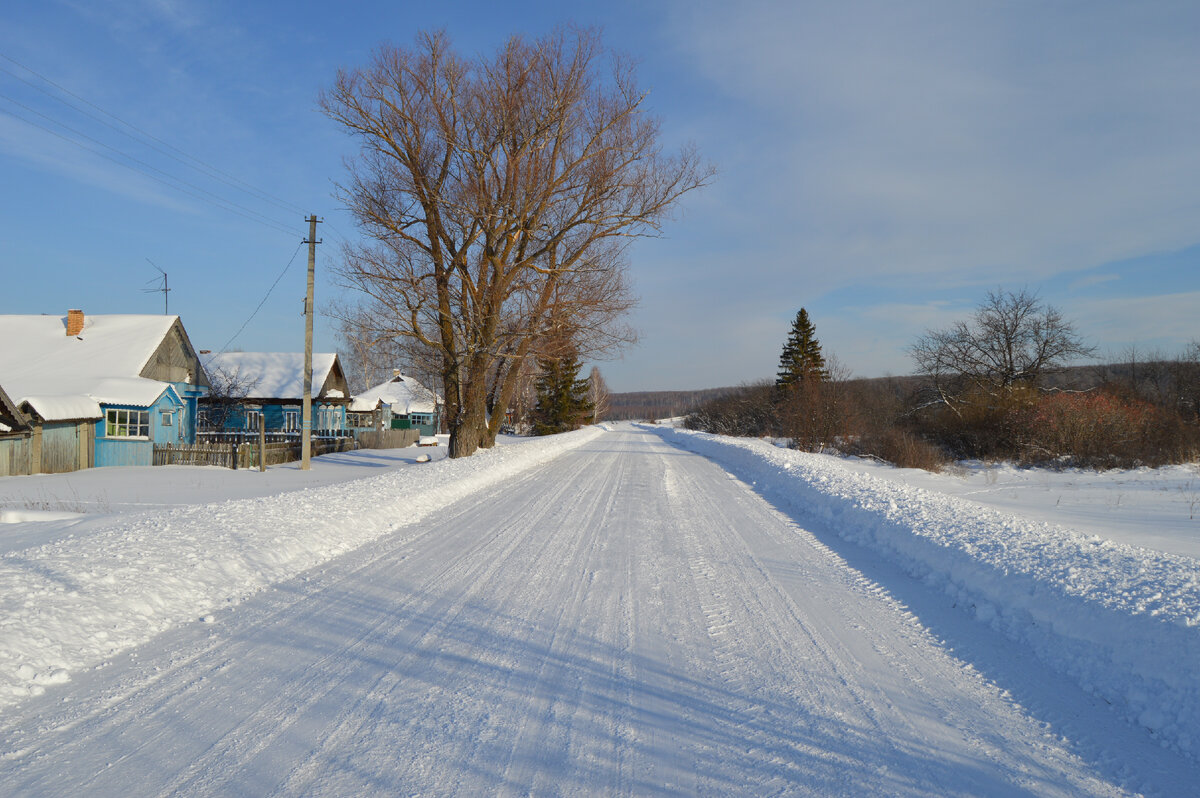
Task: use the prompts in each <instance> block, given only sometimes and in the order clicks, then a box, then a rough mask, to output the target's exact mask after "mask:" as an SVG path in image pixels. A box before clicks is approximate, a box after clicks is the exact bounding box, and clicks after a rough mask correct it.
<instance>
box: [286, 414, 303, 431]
mask: <svg viewBox="0 0 1200 798" xmlns="http://www.w3.org/2000/svg"><path fill="white" fill-rule="evenodd" d="M299 430H300V411H299V410H284V411H283V431H284V432H298V431H299Z"/></svg>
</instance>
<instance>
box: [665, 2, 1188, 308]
mask: <svg viewBox="0 0 1200 798" xmlns="http://www.w3.org/2000/svg"><path fill="white" fill-rule="evenodd" d="M677 10H678V13H677V15H676V16H675V18H674V21H673V24H674V31H675V35H676V41H677V42H678V46H679V47H680V48H681V50H683V51H684V52H685V53H687V54H688V55H689V56H690V58H691V59H692V61H693V63H694V64H695V65H696V66H697V68H699V69H700V70H702V71H703V72H704V74H706V75H707V76H708V78H709V79H710V80H711V81H712V83H713V84H714V85H715V86H717V87H718V88H719V90H720V91H722V92H723V95H724V98H725V99H726V100H728V101H736V102H741V103H745V104H746V105H747V106H748V107H749V108H751V109H753V112H754V113H753V123H754V124H756V125H759V126H763V127H764V128H767V130H760V131H757V133H756V135H757V136H758V137H759V141H758V143H759V144H760V145H765V148H764V149H762V150H761V151H760V152H759V153H757V156H756V157H759V158H762V159H765V160H766V161H768V162H769V163H770V165H771V170H770V173H769V174H766V175H764V174H756V175H753V178H754V179H755V180H756V181H763V180H764V179H766V180H770V181H772V182H773V183H774V185H756V187H755V189H753V190H745V189H737V188H730V189H726V190H730V191H737V190H744V191H747V193H750V191H753V192H754V193H756V194H757V195H758V196H767V197H772V196H773V197H777V198H778V200H779V201H778V202H777V203H776V204H775V206H774V207H772V208H771V209H770V210H769V211H767V215H768V216H770V217H773V218H774V220H775V223H776V224H779V223H787V224H789V225H790V227H791V229H794V230H796V231H797V232H798V233H799V234H798V235H797V236H796V238H795V239H794V240H793V241H790V242H788V243H789V244H792V245H794V246H795V250H796V256H797V259H798V260H801V261H807V262H811V263H814V264H830V263H837V264H838V266H839V268H838V269H837V271H836V272H835V275H836V276H837V277H839V278H840V283H841V284H845V283H846V282H848V281H851V280H854V279H862V278H865V277H871V276H883V277H887V276H895V275H921V274H923V275H929V276H940V275H961V274H962V273H963V272H964V271H966V272H977V273H978V272H982V273H984V274H990V273H993V272H995V270H997V269H1003V270H1004V271H1005V273H1006V274H1007V275H1008V276H1009V277H1011V278H1013V279H1034V278H1038V279H1040V278H1044V277H1046V276H1048V275H1051V274H1054V273H1057V272H1062V271H1068V270H1074V269H1079V268H1081V267H1083V266H1088V265H1096V264H1101V263H1105V262H1109V261H1115V260H1119V259H1122V258H1130V257H1135V256H1138V255H1141V254H1144V253H1146V252H1153V251H1162V250H1170V249H1177V248H1180V247H1183V246H1187V245H1189V244H1191V243H1194V242H1195V240H1196V238H1197V232H1196V227H1195V212H1196V208H1197V207H1198V206H1200V150H1197V148H1196V147H1195V146H1194V142H1193V141H1192V140H1191V136H1190V135H1189V134H1188V133H1187V131H1194V130H1196V129H1197V128H1198V127H1200V47H1197V42H1196V40H1195V36H1194V33H1190V32H1189V31H1194V30H1195V26H1196V23H1197V21H1198V20H1200V8H1195V7H1189V6H1187V5H1186V4H1184V5H1175V6H1171V5H1165V6H1155V7H1153V8H1150V7H1146V6H1144V5H1139V6H1136V7H1132V6H1128V5H1127V4H1123V3H1093V4H1087V5H1085V6H1081V5H1072V6H1047V5H1045V4H1040V3H1036V4H1035V3H1008V4H994V5H984V4H974V3H957V2H932V3H931V2H925V3H917V4H913V3H903V4H902V3H891V2H850V3H846V2H807V3H794V4H780V3H771V2H749V3H741V4H739V5H738V7H737V11H736V13H728V12H729V9H728V8H727V7H726V6H725V4H717V3H704V2H701V3H699V4H697V3H691V2H689V3H686V4H680V5H679V6H677ZM722 12H725V13H722ZM745 119H746V117H745V116H739V115H737V114H729V115H726V116H725V117H724V118H723V120H722V121H720V122H719V124H724V125H738V124H742V123H743V121H744V120H745ZM714 124H718V122H714ZM724 177H725V179H727V180H730V181H732V182H734V183H736V182H737V181H739V180H741V179H746V178H747V176H744V175H742V174H739V173H737V172H733V173H732V174H731V173H729V172H727V173H726V175H725V176H724ZM785 198H787V199H785ZM788 199H790V201H787V200H788ZM822 276H823V278H825V279H826V280H828V279H829V277H830V275H828V274H826V275H822ZM835 282H836V280H835Z"/></svg>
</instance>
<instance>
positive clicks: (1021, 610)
mask: <svg viewBox="0 0 1200 798" xmlns="http://www.w3.org/2000/svg"><path fill="white" fill-rule="evenodd" d="M646 429H647V430H653V431H654V432H656V433H658V434H659V435H661V436H662V437H664V438H665V439H667V440H669V441H672V442H674V443H676V444H678V445H681V446H683V447H684V448H687V449H689V450H691V451H694V452H697V453H699V454H702V455H704V456H706V457H709V458H711V459H712V460H714V461H716V462H717V463H719V464H720V465H721V466H723V467H724V468H726V469H727V470H729V471H730V472H731V473H733V474H735V475H737V476H738V477H739V478H741V479H743V480H745V481H747V482H754V483H755V485H756V489H757V490H758V491H759V492H760V493H763V494H764V495H766V496H767V497H768V498H770V499H771V500H772V501H775V502H777V503H778V504H780V505H782V506H786V507H788V508H789V509H790V510H792V511H794V512H795V513H796V514H797V516H799V517H804V516H809V517H812V518H814V519H817V520H819V521H821V522H825V523H826V524H827V526H828V528H830V529H831V530H833V531H834V532H836V533H837V534H838V535H839V536H841V537H842V538H844V539H846V540H848V541H852V542H854V543H857V544H861V545H864V546H868V547H870V548H872V549H874V550H876V551H878V552H880V553H881V554H883V555H884V556H886V557H888V558H889V559H891V560H892V561H894V562H897V563H898V564H900V565H901V566H902V567H903V568H904V569H905V570H906V571H907V572H908V573H909V574H910V575H912V576H914V577H916V578H918V579H920V580H923V581H924V583H925V584H926V585H927V586H929V587H931V588H933V589H935V590H940V591H943V592H945V593H946V594H947V595H948V596H950V597H951V598H952V599H954V601H955V602H956V604H957V605H958V606H959V607H962V608H965V609H967V610H968V611H970V612H972V613H973V614H974V617H975V618H976V620H978V621H980V622H981V623H986V624H988V625H989V626H991V627H992V628H994V629H997V630H999V631H1001V632H1003V633H1004V634H1006V635H1007V636H1008V637H1009V638H1011V639H1013V640H1016V641H1019V642H1020V643H1022V644H1024V645H1027V646H1029V647H1030V648H1032V649H1033V651H1034V652H1035V653H1036V654H1037V656H1038V657H1039V658H1040V659H1042V660H1043V661H1044V662H1046V663H1047V664H1049V665H1050V666H1051V667H1053V668H1055V669H1056V670H1058V671H1060V672H1062V673H1065V674H1067V675H1069V676H1070V677H1071V678H1073V679H1074V680H1075V681H1077V682H1078V683H1079V684H1080V685H1081V686H1082V687H1083V688H1084V689H1086V690H1088V691H1090V692H1092V693H1094V694H1096V695H1099V696H1101V697H1102V698H1103V699H1104V700H1105V701H1107V702H1109V703H1110V704H1112V705H1113V706H1114V708H1116V709H1118V710H1119V711H1121V712H1122V713H1123V714H1125V715H1126V716H1127V717H1128V718H1129V719H1131V720H1132V721H1134V722H1136V723H1138V724H1140V725H1142V726H1144V727H1146V728H1147V729H1149V730H1150V731H1151V732H1153V733H1154V734H1155V735H1156V736H1157V737H1158V738H1159V739H1160V740H1162V741H1163V742H1164V743H1166V744H1168V745H1172V746H1175V747H1177V748H1179V749H1180V750H1183V751H1185V752H1188V753H1189V754H1190V755H1192V756H1193V757H1195V756H1197V755H1200V561H1197V560H1195V559H1192V558H1189V557H1183V556H1179V555H1173V554H1165V553H1160V552H1156V551H1150V550H1147V549H1141V548H1136V547H1133V546H1128V545H1124V544H1120V543H1114V542H1112V541H1110V540H1106V539H1103V538H1101V537H1099V536H1097V535H1089V534H1084V533H1082V532H1080V531H1075V530H1071V529H1068V528H1065V527H1062V526H1058V525H1054V524H1049V523H1044V522H1038V521H1031V520H1026V519H1022V518H1018V517H1016V516H1014V515H1011V514H1008V513H1004V512H1000V511H996V510H992V509H988V508H985V507H981V506H980V505H978V504H975V503H973V502H970V501H967V500H965V499H960V498H956V497H953V496H946V495H943V494H938V493H935V492H931V491H927V490H923V489H921V488H916V487H912V486H908V485H902V484H897V483H895V482H889V481H885V480H882V479H879V478H876V477H872V476H870V475H867V474H861V473H855V472H854V471H852V470H851V469H849V468H847V467H846V466H844V465H843V464H842V463H841V462H840V461H839V460H837V459H836V458H833V457H828V456H823V455H814V454H808V453H805V452H797V451H791V450H786V449H780V448H778V447H776V446H773V445H771V444H770V443H768V442H766V441H759V440H747V439H739V438H726V437H719V436H712V435H706V434H703V433H695V432H688V431H684V430H667V429H663V428H661V427H659V428H653V427H647V428H646Z"/></svg>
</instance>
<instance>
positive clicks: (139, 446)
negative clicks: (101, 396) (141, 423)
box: [93, 391, 194, 468]
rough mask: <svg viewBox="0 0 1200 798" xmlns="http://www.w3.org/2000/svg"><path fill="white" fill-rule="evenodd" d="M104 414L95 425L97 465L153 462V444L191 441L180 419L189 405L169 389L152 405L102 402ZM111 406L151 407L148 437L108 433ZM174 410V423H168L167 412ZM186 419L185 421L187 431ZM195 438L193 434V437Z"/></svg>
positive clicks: (148, 463) (98, 466) (99, 466)
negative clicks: (116, 435)
mask: <svg viewBox="0 0 1200 798" xmlns="http://www.w3.org/2000/svg"><path fill="white" fill-rule="evenodd" d="M101 407H102V409H103V410H104V411H105V418H102V419H100V421H98V422H96V424H95V426H94V428H93V429H94V434H95V436H96V442H95V452H96V454H95V464H96V467H97V468H103V467H107V466H142V465H146V466H148V465H152V464H153V462H154V444H156V443H157V444H160V445H162V444H166V443H171V444H178V443H186V442H188V441H187V439H186V437H183V435H182V434H181V429H180V421H181V419H184V418H185V412H184V411H185V410H186V406H185V404H184V403H183V402H181V401H180V400H179V399H178V398H177V397H176V396H175V395H174V394H172V393H171V392H170V391H164V392H163V394H162V395H161V396H159V398H158V401H157V402H155V403H154V404H153V405H151V406H150V407H149V408H145V407H137V406H134V405H102V406H101ZM109 410H148V411H149V414H150V418H149V421H150V429H149V432H150V434H149V435H148V436H146V437H136V438H124V437H115V436H114V437H109V436H108V434H107V429H106V423H107V414H108V411H109ZM165 413H170V414H171V423H169V424H168V423H166V422H165V418H164V414H165ZM186 426H187V422H186V421H185V422H184V427H185V429H184V430H183V431H182V432H183V434H186ZM193 440H194V437H193Z"/></svg>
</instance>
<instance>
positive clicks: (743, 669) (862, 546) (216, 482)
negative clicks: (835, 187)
mask: <svg viewBox="0 0 1200 798" xmlns="http://www.w3.org/2000/svg"><path fill="white" fill-rule="evenodd" d="M431 452H432V453H433V455H434V462H431V463H425V464H422V465H418V464H416V463H415V459H416V457H417V456H418V455H421V454H425V453H431ZM697 453H702V454H703V455H704V456H703V457H701V456H698V454H697ZM330 458H336V459H330ZM122 473H124V474H125V475H127V476H126V477H125V478H124V479H122V476H121V474H122ZM364 474H378V475H377V476H362V475H364ZM58 476H60V477H69V478H70V479H71V482H70V485H71V487H70V489H69V490H66V491H64V490H63V486H64V485H65V484H66V481H65V480H56V479H51V478H40V477H39V478H25V477H18V478H11V479H6V480H0V508H4V512H8V513H12V514H14V515H13V516H10V517H15V516H17V515H19V516H20V517H19V518H18V519H17V520H16V521H15V522H13V523H9V524H5V525H3V526H0V794H3V795H67V794H72V795H101V796H102V795H120V796H130V795H162V794H188V795H213V794H242V795H245V794H255V795H268V794H272V795H366V794H371V795H413V794H421V795H430V794H432V795H479V794H559V795H596V794H608V795H697V794H708V795H730V794H751V795H763V794H772V795H774V794H789V795H813V796H818V795H819V796H829V795H834V796H838V795H841V796H860V795H896V796H927V795H977V796H1066V795H1069V796H1115V795H1132V794H1144V795H1149V796H1178V795H1191V794H1195V785H1196V784H1198V783H1200V765H1198V764H1197V761H1196V750H1195V749H1196V746H1197V743H1196V739H1197V738H1196V727H1197V712H1196V696H1197V680H1198V678H1200V677H1198V675H1197V671H1198V670H1200V665H1198V664H1197V663H1200V651H1197V634H1198V633H1200V623H1198V621H1200V615H1198V609H1200V601H1198V600H1197V589H1198V588H1197V578H1198V569H1197V565H1198V563H1197V561H1196V560H1195V559H1194V558H1192V557H1188V556H1184V555H1181V554H1180V553H1178V550H1179V548H1180V547H1179V546H1176V545H1173V544H1172V541H1173V540H1176V539H1177V538H1179V537H1180V536H1179V535H1177V534H1175V531H1178V530H1175V531H1168V532H1167V533H1163V534H1158V535H1157V536H1155V537H1154V540H1156V541H1157V543H1156V544H1155V545H1156V546H1157V548H1138V547H1134V546H1130V545H1127V543H1124V542H1121V540H1118V539H1116V538H1121V537H1122V536H1124V537H1130V538H1133V537H1136V533H1137V529H1136V528H1135V527H1136V524H1133V523H1130V524H1126V525H1125V526H1122V525H1121V524H1109V525H1105V524H1103V523H1082V521H1086V520H1087V516H1086V515H1072V514H1071V512H1070V511H1067V512H1066V515H1064V516H1062V518H1064V519H1066V520H1069V521H1071V523H1068V524H1055V523H1052V522H1051V521H1052V520H1053V517H1052V512H1051V509H1050V506H1049V503H1048V502H1047V501H1046V497H1048V496H1051V495H1053V491H1040V490H1039V491H1034V492H1035V493H1037V495H1038V496H1039V497H1040V500H1039V501H1037V502H1033V503H1031V505H1030V506H1024V505H1022V506H1021V507H1017V506H1014V507H1010V508H1004V507H1000V506H997V505H996V504H995V503H993V504H992V505H990V506H989V505H986V504H981V503H979V502H978V501H974V500H972V499H971V498H970V497H968V496H965V495H951V494H965V493H968V492H971V491H973V490H975V487H978V486H975V487H972V478H971V477H970V475H967V476H965V477H960V476H950V477H943V476H920V475H916V474H914V473H911V472H902V471H898V470H896V469H885V468H882V467H878V466H874V465H871V464H864V463H861V462H856V461H848V460H843V459H839V458H835V457H831V456H826V455H808V454H803V453H798V452H793V451H788V450H784V449H780V448H778V447H775V446H772V445H770V443H768V442H764V441H746V440H736V439H726V438H716V437H713V436H706V435H698V434H694V433H686V432H680V431H673V430H667V429H659V428H648V427H647V428H634V427H631V426H628V425H619V426H617V427H615V428H614V429H611V430H608V431H602V430H600V429H589V430H584V431H580V432H578V433H572V434H569V435H565V436H555V437H552V438H546V439H535V440H531V441H523V442H520V443H514V444H511V445H506V446H500V447H497V448H496V449H494V450H491V451H487V452H482V453H480V454H478V455H476V456H475V457H472V458H468V459H465V460H455V461H449V460H446V459H444V449H440V448H439V449H421V450H418V449H416V448H412V449H407V450H396V451H394V452H355V453H346V454H342V455H329V456H326V457H322V458H315V459H314V462H313V470H312V471H311V472H299V471H296V470H294V469H289V468H287V467H279V468H276V469H270V470H268V472H267V473H265V474H259V473H257V472H229V471H223V470H220V469H198V468H184V467H178V468H176V467H165V468H159V469H153V470H140V469H97V470H95V471H93V472H90V473H79V474H76V475H58ZM1151 476H1152V475H1142V477H1145V478H1146V479H1150V478H1151ZM1183 476H1186V475H1185V474H1182V473H1181V474H1177V475H1176V476H1175V477H1172V479H1174V478H1178V477H1183ZM354 477H357V478H354ZM1021 478H1023V477H1022V476H1021V475H1013V479H1014V480H1017V479H1021ZM1068 478H1073V477H1068ZM1112 478H1113V479H1126V478H1128V479H1129V480H1132V479H1133V477H1132V476H1130V475H1128V474H1127V475H1125V476H1116V477H1112ZM1139 478H1141V477H1139ZM156 480H157V481H158V482H157V484H158V485H159V487H158V488H157V489H156V488H154V487H152V485H153V484H154V483H155V481H156ZM176 480H183V481H181V482H176ZM1080 481H1082V480H1080ZM139 482H140V483H141V486H140V487H139V486H138V484H137V483H139ZM189 482H190V483H194V484H192V485H191V486H190V487H189V485H188V484H187V483H189ZM993 482H995V480H994V481H993ZM989 484H990V483H989ZM1064 484H1065V483H1064ZM964 486H966V487H964ZM1060 487H1061V486H1060ZM285 490H286V491H288V492H280V491H285ZM1089 490H1091V491H1094V493H1092V494H1088V495H1089V496H1090V495H1096V496H1099V495H1100V494H1101V491H1102V489H1101V488H1100V487H1099V486H1098V484H1097V485H1094V486H1093V487H1091V488H1089ZM1121 490H1123V491H1126V492H1127V493H1128V492H1129V488H1128V485H1127V484H1126V486H1125V487H1122V488H1121ZM146 491H149V492H150V493H151V494H153V493H155V492H156V491H158V492H160V493H161V494H162V495H159V496H147V495H146ZM979 495H980V496H981V497H983V498H990V499H993V500H994V499H995V498H996V496H997V494H996V493H995V492H985V493H981V494H979ZM1005 495H1006V496H1007V497H1008V498H1005V499H1003V501H1008V499H1009V498H1011V494H1005ZM1147 495H1149V493H1147ZM1154 495H1155V496H1158V497H1159V498H1161V499H1164V500H1165V499H1166V498H1167V497H1168V495H1169V496H1170V497H1171V498H1174V495H1175V494H1174V493H1170V494H1168V493H1167V492H1163V493H1161V496H1160V495H1159V494H1157V493H1156V494H1154ZM219 496H231V497H233V496H239V497H243V498H236V499H231V500H228V501H218V500H217V498H218V497H219ZM188 502H195V503H188ZM1068 503H1069V502H1068ZM1055 504H1060V505H1061V504H1063V502H1061V501H1059V500H1057V499H1056V501H1055ZM1142 504H1143V506H1144V507H1145V508H1146V510H1147V512H1146V515H1145V517H1146V518H1147V519H1151V520H1150V521H1148V522H1147V524H1146V525H1147V527H1156V526H1157V527H1159V531H1160V532H1161V528H1163V527H1165V526H1166V525H1165V524H1156V523H1154V519H1158V520H1164V519H1165V518H1166V517H1167V515H1169V514H1170V513H1174V512H1175V508H1174V506H1173V505H1172V508H1171V509H1170V510H1166V509H1162V508H1159V509H1158V510H1157V511H1156V510H1154V507H1153V504H1154V503H1153V502H1152V501H1150V500H1149V499H1145V500H1144V501H1143V502H1142ZM1124 505H1125V506H1126V507H1127V506H1128V505H1129V502H1128V501H1126V502H1125V503H1124ZM1123 512H1124V511H1123ZM1156 512H1157V515H1156ZM50 513H62V514H64V515H63V517H60V518H53V517H49V515H48V514H50ZM1094 520H1095V519H1093V521H1094ZM1180 529H1182V530H1184V531H1186V527H1180ZM1113 530H1116V531H1117V532H1118V533H1119V534H1115V535H1114V534H1109V533H1110V532H1111V531H1113ZM1146 531H1147V532H1148V533H1153V532H1154V529H1147V530H1146ZM1159 544H1162V545H1159Z"/></svg>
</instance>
